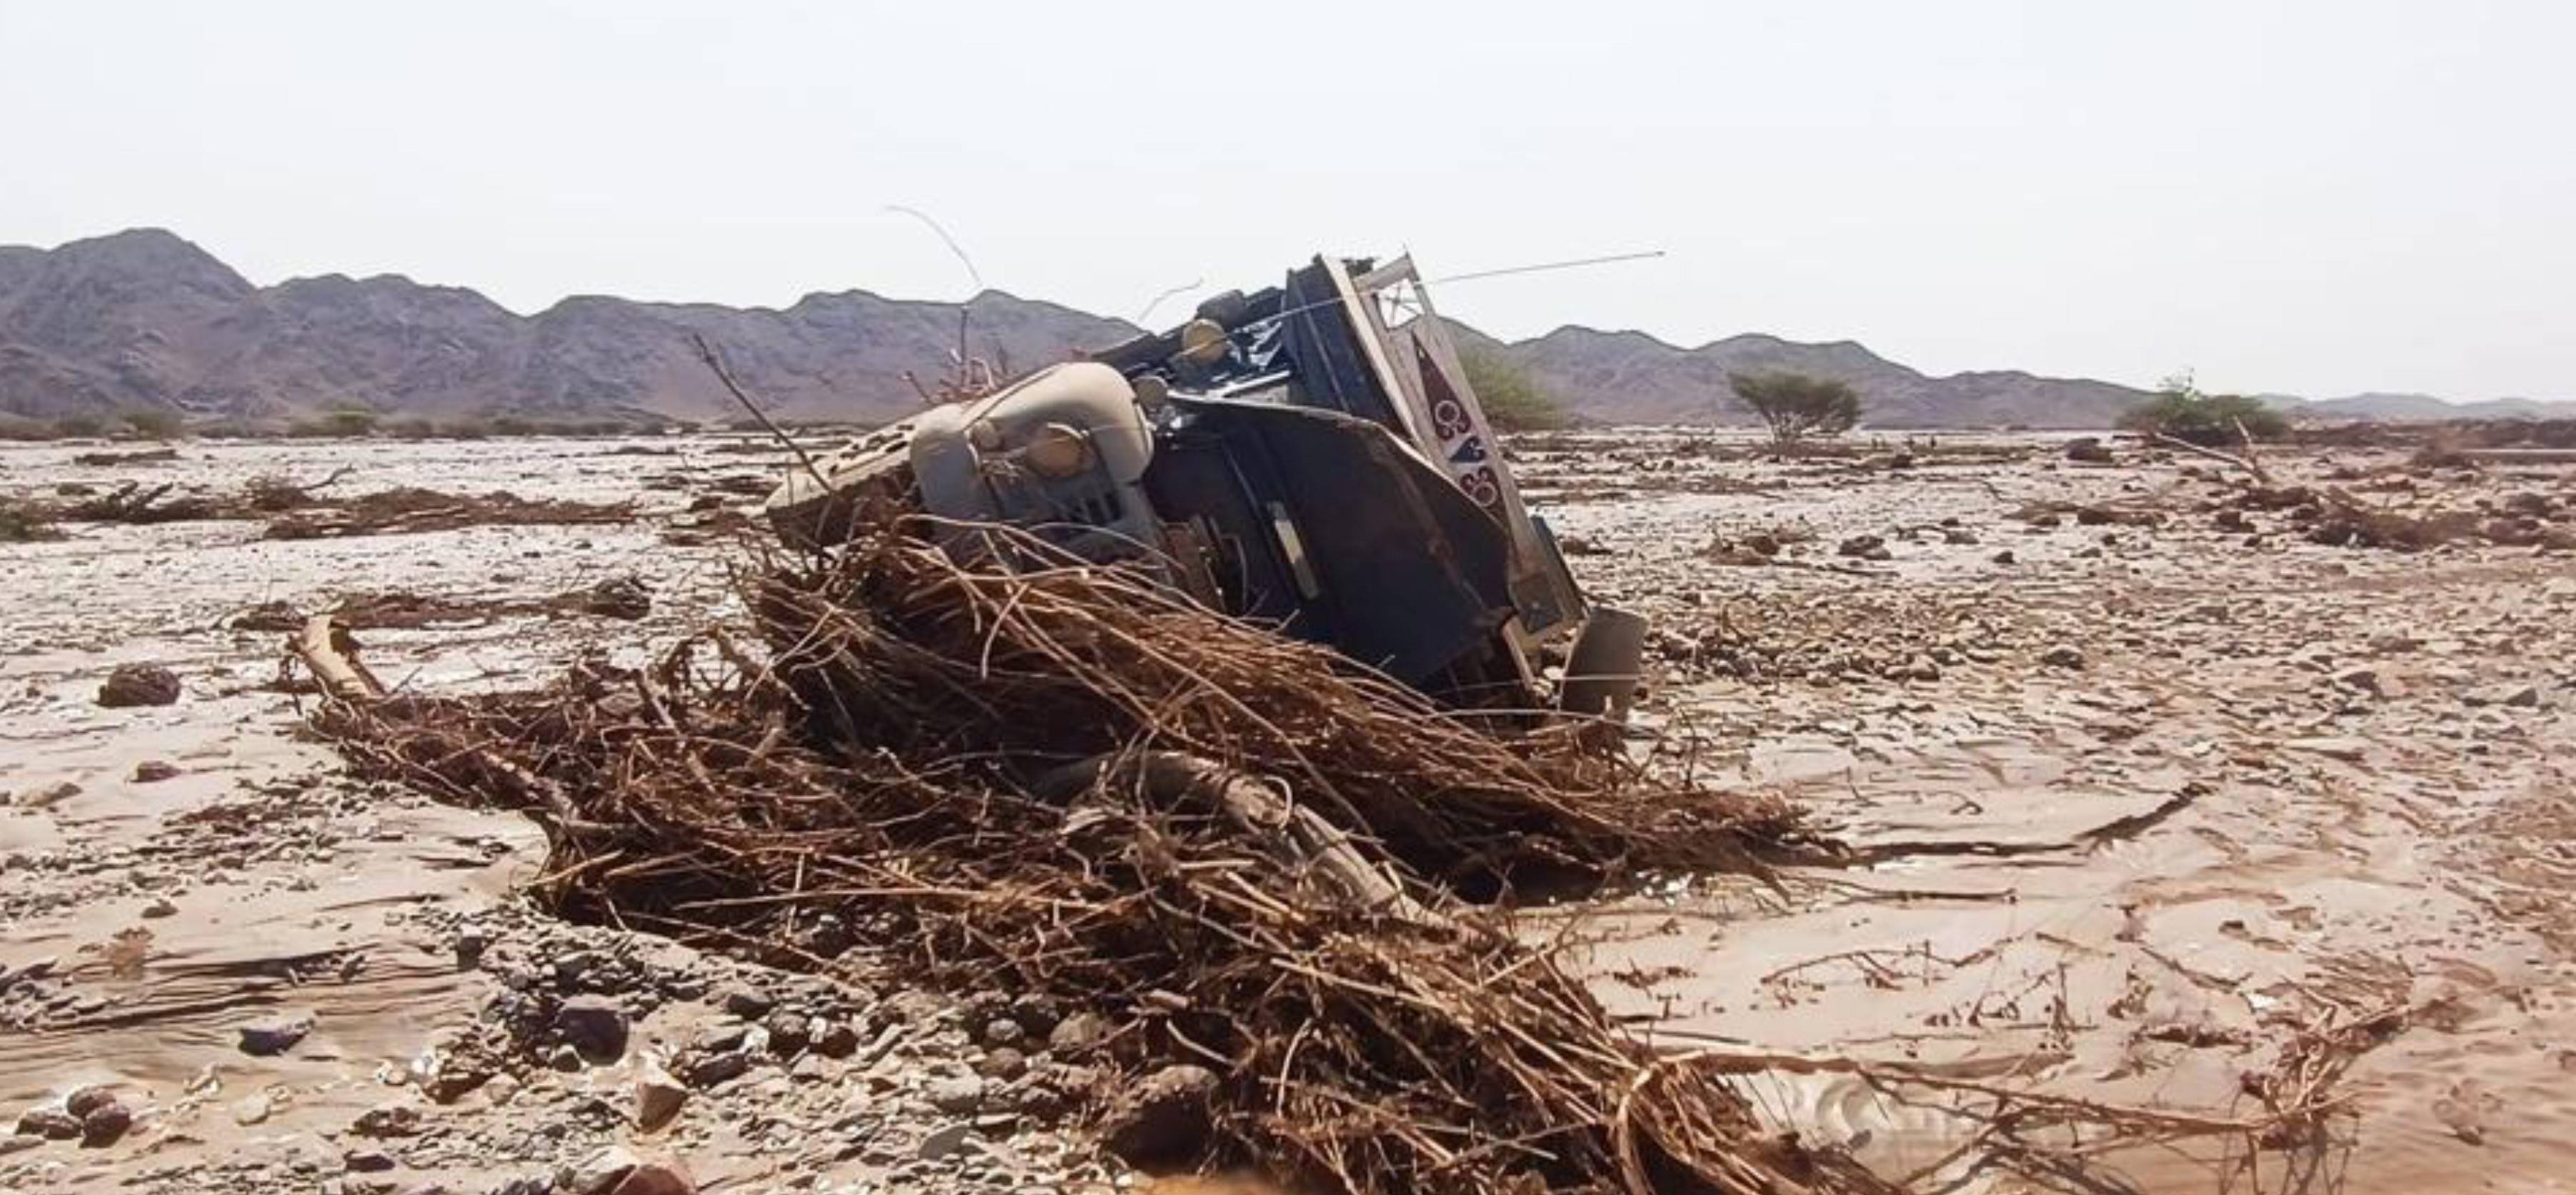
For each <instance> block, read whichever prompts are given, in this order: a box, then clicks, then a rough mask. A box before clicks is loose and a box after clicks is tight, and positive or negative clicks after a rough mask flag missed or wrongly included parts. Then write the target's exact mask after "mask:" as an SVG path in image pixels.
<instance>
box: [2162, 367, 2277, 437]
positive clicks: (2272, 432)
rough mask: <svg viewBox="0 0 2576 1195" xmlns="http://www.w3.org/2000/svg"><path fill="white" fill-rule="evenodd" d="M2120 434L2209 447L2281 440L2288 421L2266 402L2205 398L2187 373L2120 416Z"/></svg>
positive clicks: (2168, 381) (2235, 397) (2228, 396)
mask: <svg viewBox="0 0 2576 1195" xmlns="http://www.w3.org/2000/svg"><path fill="white" fill-rule="evenodd" d="M2119 425H2120V430H2122V431H2131V432H2138V433H2140V434H2142V435H2149V436H2170V437H2172V438H2174V439H2177V440H2184V441H2188V442H2190V443H2193V444H2199V445H2202V446H2203V447H2208V446H2212V445H2218V444H2234V443H2236V442H2237V441H2239V440H2243V439H2247V438H2251V439H2256V440H2271V439H2278V438H2279V437H2281V436H2284V435H2287V434H2289V431H2290V421H2289V419H2288V418H2286V417H2284V416H2283V415H2282V414H2281V413H2280V412H2279V411H2276V410H2273V409H2272V408H2271V407H2269V406H2266V405H2265V404H2264V403H2263V402H2262V400H2260V399H2254V398H2247V397H2246V396H2244V395H2242V394H2205V393H2202V392H2201V389H2200V387H2199V386H2198V385H2196V384H2194V383H2193V381H2192V376H2191V374H2190V373H2189V372H2184V373H2178V374H2175V375H2174V376H2172V377H2169V378H2166V379H2165V380H2164V382H2163V384H2161V385H2159V386H2158V387H2157V388H2156V393H2155V396H2154V397H2152V398H2149V399H2147V400H2145V401H2143V402H2140V403H2138V404H2137V405H2135V406H2132V407H2130V408H2129V409H2128V410H2125V411H2122V412H2120V419H2119Z"/></svg>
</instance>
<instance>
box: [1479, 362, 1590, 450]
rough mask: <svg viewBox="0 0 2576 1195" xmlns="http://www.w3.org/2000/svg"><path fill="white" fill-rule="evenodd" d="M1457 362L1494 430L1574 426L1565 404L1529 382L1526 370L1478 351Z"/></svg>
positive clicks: (1535, 381)
mask: <svg viewBox="0 0 2576 1195" xmlns="http://www.w3.org/2000/svg"><path fill="white" fill-rule="evenodd" d="M1458 360H1459V363H1460V364H1461V365H1464V366H1465V367H1466V369H1467V385H1468V387H1469V388H1470V389H1473V390H1474V391H1475V392H1476V400H1477V401H1478V402H1479V403H1481V404H1483V406H1484V408H1485V419H1486V420H1487V421H1488V422H1490V423H1492V424H1493V425H1494V430H1496V431H1505V432H1536V431H1555V430H1558V429H1560V428H1568V427H1572V426H1574V416H1573V415H1572V414H1571V413H1569V412H1568V411H1567V410H1566V409H1565V404H1564V403H1562V402H1559V401H1558V400H1557V397H1556V396H1555V395H1553V394H1550V393H1548V392H1547V389H1546V388H1545V387H1543V386H1541V385H1539V384H1538V382H1537V380H1536V379H1533V378H1531V377H1530V375H1529V371H1528V370H1525V369H1522V368H1521V367H1520V366H1518V365H1515V364H1513V363H1512V362H1510V361H1506V360H1504V359H1503V358H1501V357H1499V356H1496V355H1495V354H1493V353H1491V352H1488V351H1485V350H1481V349H1469V350H1468V351H1466V352H1464V353H1461V354H1459V357H1458Z"/></svg>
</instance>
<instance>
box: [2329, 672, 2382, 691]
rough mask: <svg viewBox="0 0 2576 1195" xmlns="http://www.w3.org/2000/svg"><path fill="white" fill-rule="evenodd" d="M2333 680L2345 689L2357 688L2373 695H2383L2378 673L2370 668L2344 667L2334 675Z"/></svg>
mask: <svg viewBox="0 0 2576 1195" xmlns="http://www.w3.org/2000/svg"><path fill="white" fill-rule="evenodd" d="M2334 682H2335V683H2336V684H2338V685H2342V686H2343V687H2345V688H2347V689H2359V690H2361V691H2362V692H2364V693H2368V694H2370V695H2371V696H2373V697H2379V696H2384V695H2385V694H2384V693H2383V691H2382V690H2381V689H2380V687H2379V673H2378V671H2377V670H2375V669H2371V668H2346V669H2344V670H2343V671H2341V672H2338V673H2336V674H2335V675H2334Z"/></svg>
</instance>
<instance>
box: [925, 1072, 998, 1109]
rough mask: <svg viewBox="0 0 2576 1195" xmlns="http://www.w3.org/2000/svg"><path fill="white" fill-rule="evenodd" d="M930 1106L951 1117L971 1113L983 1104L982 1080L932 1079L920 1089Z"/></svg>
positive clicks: (970, 1077)
mask: <svg viewBox="0 0 2576 1195" xmlns="http://www.w3.org/2000/svg"><path fill="white" fill-rule="evenodd" d="M922 1096H923V1097H924V1098H926V1099H928V1100H929V1101H930V1106H931V1107H933V1108H937V1109H939V1110H940V1111H942V1112H946V1113H949V1114H951V1115H962V1114H964V1113H968V1112H972V1111H974V1110H975V1109H976V1107H977V1106H978V1105H980V1104H982V1103H983V1102H984V1080H983V1079H981V1078H979V1077H977V1076H974V1075H949V1076H946V1077H944V1078H938V1079H932V1080H931V1081H930V1082H929V1084H927V1085H926V1086H924V1087H923V1088H922Z"/></svg>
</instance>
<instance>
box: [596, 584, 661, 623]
mask: <svg viewBox="0 0 2576 1195" xmlns="http://www.w3.org/2000/svg"><path fill="white" fill-rule="evenodd" d="M579 604H580V607H581V612H582V613H584V614H596V615H598V616H600V617H602V618H618V619H624V620H626V621H628V622H633V621H634V620H636V619H639V618H642V617H644V616H645V615H647V614H651V613H652V612H653V597H652V595H651V594H650V593H649V592H647V591H646V590H645V588H644V582H642V581H640V580H638V579H636V578H634V577H611V578H609V579H608V580H605V581H602V582H600V583H599V584H597V585H593V586H591V587H590V588H589V589H588V590H586V591H584V592H583V594H582V596H581V600H580V603H579Z"/></svg>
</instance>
